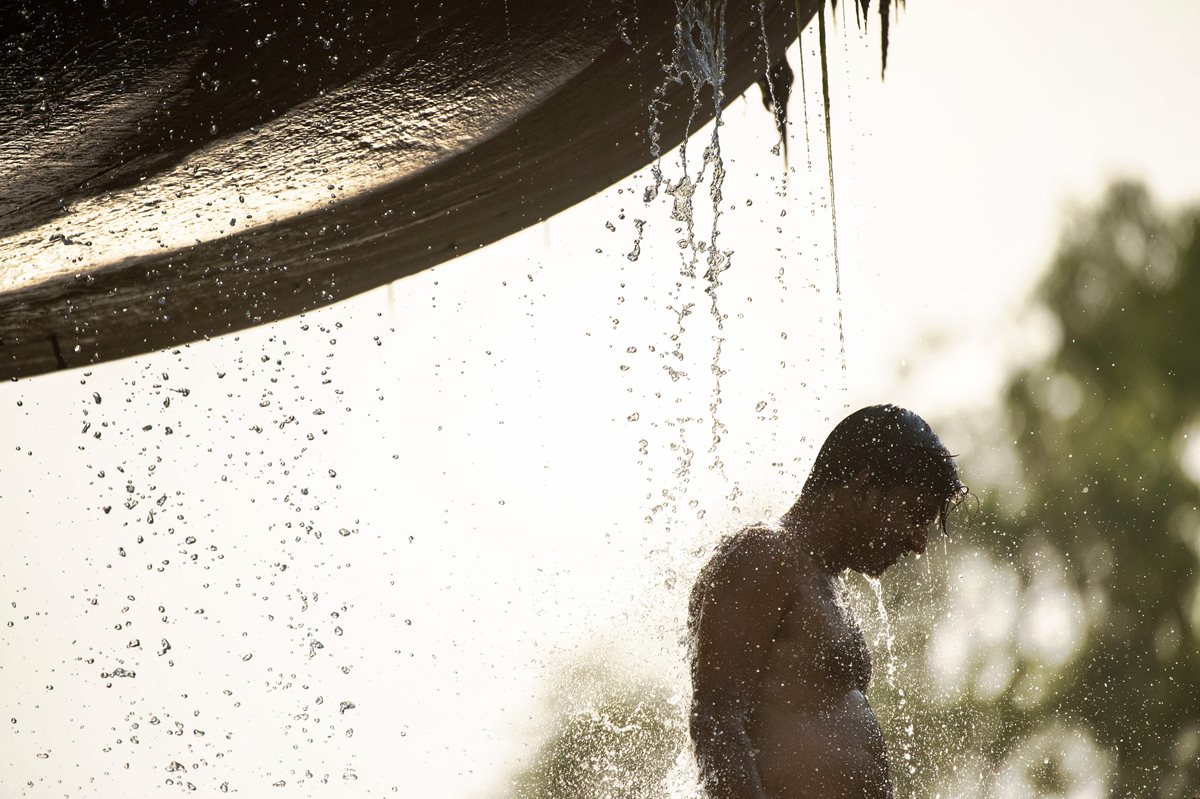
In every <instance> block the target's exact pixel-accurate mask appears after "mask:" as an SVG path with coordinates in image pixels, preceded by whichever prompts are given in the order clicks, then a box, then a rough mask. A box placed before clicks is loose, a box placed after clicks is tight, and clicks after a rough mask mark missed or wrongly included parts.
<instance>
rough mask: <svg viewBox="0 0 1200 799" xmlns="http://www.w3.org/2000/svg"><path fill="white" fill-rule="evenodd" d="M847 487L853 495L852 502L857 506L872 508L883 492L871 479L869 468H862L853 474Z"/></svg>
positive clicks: (877, 502)
mask: <svg viewBox="0 0 1200 799" xmlns="http://www.w3.org/2000/svg"><path fill="white" fill-rule="evenodd" d="M848 487H849V489H850V491H851V493H852V494H853V495H854V497H855V503H854V504H855V505H857V506H858V507H859V508H863V507H866V508H874V507H875V506H876V505H878V504H879V499H880V497H881V496H882V494H883V492H882V491H880V490H879V487H878V486H877V485H875V484H874V483H873V482H872V481H871V472H870V470H869V469H863V470H862V471H860V472H859V473H858V474H857V475H855V477H854V479H853V480H852V481H851V482H850V485H849V486H848Z"/></svg>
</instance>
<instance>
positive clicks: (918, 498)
mask: <svg viewBox="0 0 1200 799" xmlns="http://www.w3.org/2000/svg"><path fill="white" fill-rule="evenodd" d="M964 492H965V488H964V487H963V485H962V484H961V483H960V482H959V480H958V473H957V470H956V468H955V466H954V461H953V458H952V457H951V455H950V453H949V452H947V451H946V448H945V447H944V446H943V445H942V442H941V441H940V440H939V439H938V437H937V436H936V435H935V434H934V433H933V431H932V430H931V429H930V427H929V425H928V424H927V423H926V422H925V421H924V420H923V419H921V417H919V416H917V415H916V414H914V413H912V412H911V411H907V410H904V409H903V408H897V407H895V406H892V405H877V406H873V407H869V408H864V409H862V410H860V411H858V412H856V413H853V414H851V415H850V416H848V417H847V418H846V419H844V420H843V421H842V422H841V423H840V424H838V426H837V427H835V428H834V430H833V432H832V433H830V434H829V438H828V439H826V441H825V444H824V445H823V446H822V448H821V451H820V453H819V454H818V455H817V460H816V463H815V464H814V465H813V469H812V472H811V474H810V475H809V478H808V480H807V482H806V483H805V485H804V489H803V491H802V492H801V495H800V499H799V500H797V501H796V504H795V505H794V506H793V507H792V509H791V510H789V511H788V512H787V514H786V515H785V516H784V517H783V519H782V521H781V523H780V525H779V526H778V527H751V528H748V529H746V530H743V531H742V532H740V533H738V534H737V535H735V536H732V537H730V538H728V539H726V540H725V541H724V542H723V543H722V544H721V546H720V547H719V548H718V550H717V552H716V554H714V556H713V558H712V560H710V561H709V563H708V565H706V566H705V568H704V570H703V571H702V572H701V573H700V577H699V579H697V581H696V585H695V587H694V588H693V589H692V595H691V601H690V605H689V619H688V628H689V631H690V633H691V637H692V645H693V649H692V664H691V665H692V685H693V699H692V715H691V737H692V742H693V744H694V746H695V750H696V757H697V760H698V762H699V764H700V774H701V778H702V780H703V783H704V787H705V789H706V791H707V792H708V795H709V796H710V797H712V799H891V797H892V785H891V779H890V777H889V775H888V762H887V752H886V748H885V746H884V741H883V732H882V730H881V729H880V727H879V722H878V720H877V719H876V718H875V713H874V712H873V711H872V710H871V706H870V705H869V704H868V703H867V697H866V690H867V685H868V684H869V683H870V681H871V658H870V655H869V654H868V652H867V645H866V641H865V640H864V638H863V634H862V630H861V629H860V628H859V626H858V624H857V623H856V622H855V620H854V619H853V618H852V617H851V616H850V615H849V613H848V612H847V611H846V609H845V603H844V602H842V601H841V600H840V598H839V587H838V576H839V575H840V574H841V573H842V572H844V571H845V570H847V569H853V570H855V571H858V572H862V573H863V574H866V575H870V576H872V577H878V576H879V575H881V574H883V572H884V570H886V569H887V568H888V567H889V566H891V565H892V564H894V563H895V562H896V561H897V560H899V559H900V558H901V557H903V556H904V555H905V554H906V553H908V552H916V553H921V552H924V551H925V544H926V539H927V533H928V528H929V526H930V525H931V524H933V523H934V522H935V521H936V522H940V524H941V526H942V529H943V532H944V530H945V517H946V513H947V511H948V510H949V509H950V508H951V507H952V506H954V505H955V504H957V502H958V501H959V500H960V499H961V497H962V496H963V493H964Z"/></svg>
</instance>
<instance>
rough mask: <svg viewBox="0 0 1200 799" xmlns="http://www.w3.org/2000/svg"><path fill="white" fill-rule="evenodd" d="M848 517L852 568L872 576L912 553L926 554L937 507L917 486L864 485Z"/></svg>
mask: <svg viewBox="0 0 1200 799" xmlns="http://www.w3.org/2000/svg"><path fill="white" fill-rule="evenodd" d="M855 494H856V496H855V497H854V500H853V502H852V504H851V509H850V511H849V513H848V514H847V518H848V521H850V524H851V528H852V529H851V530H849V531H847V532H848V533H849V536H848V542H849V546H848V547H847V551H848V554H849V555H850V567H851V568H852V569H854V570H855V571H860V572H862V573H864V574H867V575H870V576H872V577H878V576H879V575H881V574H883V572H884V571H885V570H887V569H888V567H890V566H892V565H893V564H895V563H896V561H898V560H900V558H902V557H904V556H905V555H906V554H908V553H909V552H915V553H918V554H920V553H923V552H924V551H925V546H926V544H927V543H928V541H929V525H930V524H932V523H933V520H934V519H935V518H936V517H937V510H938V509H937V506H936V505H935V504H934V503H933V502H932V501H931V500H930V499H929V498H928V497H926V496H923V495H922V494H921V492H920V491H918V490H917V488H915V487H914V486H911V485H905V484H901V485H898V486H895V487H894V488H891V489H887V490H883V489H880V488H878V487H877V486H874V485H872V484H870V483H869V482H867V483H863V484H862V485H861V486H859V487H858V490H857V491H856V492H855Z"/></svg>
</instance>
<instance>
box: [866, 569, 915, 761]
mask: <svg viewBox="0 0 1200 799" xmlns="http://www.w3.org/2000/svg"><path fill="white" fill-rule="evenodd" d="M864 576H866V575H864ZM866 580H867V584H868V585H870V586H871V590H872V591H873V592H874V593H875V607H876V609H877V610H878V612H879V621H880V625H881V627H880V633H879V636H878V637H877V638H876V642H878V641H879V639H880V638H882V639H883V644H884V648H885V651H886V652H887V662H886V663H885V664H884V671H883V673H884V677H885V678H886V679H887V684H888V687H889V688H890V689H891V690H892V692H893V693H894V694H895V695H896V697H897V698H896V726H898V727H899V728H900V729H902V730H903V731H904V737H903V738H902V739H901V741H900V759H901V760H902V761H903V762H904V764H905V769H906V770H907V771H908V773H909V774H910V775H911V774H913V773H915V772H916V767H915V766H914V765H913V764H912V757H913V751H914V749H915V742H916V741H915V736H914V730H913V719H912V714H911V713H910V712H909V711H908V699H907V698H906V697H905V695H904V689H903V688H901V687H899V686H898V685H897V683H896V675H897V673H898V671H899V666H898V664H897V661H896V651H895V642H896V636H895V635H894V634H893V633H892V624H891V620H890V619H889V618H888V612H887V606H886V605H885V604H884V603H883V583H881V582H880V581H879V578H877V577H866Z"/></svg>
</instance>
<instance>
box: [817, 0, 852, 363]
mask: <svg viewBox="0 0 1200 799" xmlns="http://www.w3.org/2000/svg"><path fill="white" fill-rule="evenodd" d="M817 38H818V40H819V43H820V51H821V98H822V100H823V101H824V106H825V157H826V160H827V162H828V164H829V216H830V221H831V222H832V225H833V278H834V291H835V293H836V297H837V317H838V356H839V358H840V359H841V365H842V372H843V373H845V371H846V327H845V324H844V322H843V319H842V261H841V257H840V255H839V248H838V228H837V193H836V191H835V189H834V180H833V118H832V116H831V115H830V113H829V106H830V103H829V51H828V47H827V46H826V43H825V9H824V8H823V7H822V8H821V10H819V11H818V12H817Z"/></svg>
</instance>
